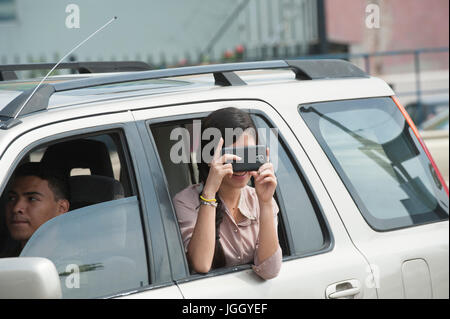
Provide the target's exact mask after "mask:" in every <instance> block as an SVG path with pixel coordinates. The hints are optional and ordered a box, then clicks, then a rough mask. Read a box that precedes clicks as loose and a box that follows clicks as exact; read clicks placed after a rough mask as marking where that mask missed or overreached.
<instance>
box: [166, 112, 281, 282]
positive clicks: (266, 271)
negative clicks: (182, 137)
mask: <svg viewBox="0 0 450 319" xmlns="http://www.w3.org/2000/svg"><path fill="white" fill-rule="evenodd" d="M211 128H215V129H217V130H218V131H220V134H221V136H222V137H224V136H227V135H226V134H225V131H226V128H229V129H240V130H239V131H240V132H241V134H240V135H239V136H234V138H233V140H232V141H225V142H227V143H228V145H225V146H227V147H229V146H236V147H243V146H248V145H256V144H257V142H258V137H257V133H256V128H255V125H254V123H253V121H252V119H251V117H250V116H249V115H248V114H247V113H245V112H243V111H240V110H238V109H236V108H225V109H220V110H217V111H215V112H213V113H211V114H210V115H209V116H208V117H206V118H205V119H204V120H203V121H202V136H203V132H204V131H205V130H207V129H211ZM235 132H236V131H235ZM211 137H213V136H211ZM211 141H212V139H211V140H203V139H202V143H201V150H202V151H203V150H204V147H205V146H206V145H208V144H210V143H211ZM223 146H224V139H223V138H220V142H219V143H218V145H217V146H216V147H215V149H214V155H213V157H212V161H210V162H209V163H206V162H205V161H204V158H202V160H201V162H200V163H199V166H198V167H199V178H200V181H201V183H200V184H197V185H192V186H189V187H187V188H186V189H184V190H183V191H181V192H180V193H178V194H177V195H176V196H175V197H174V205H175V209H176V213H177V217H178V223H179V225H180V230H181V235H182V237H183V243H184V247H185V250H186V254H187V258H188V261H189V264H190V266H191V268H192V269H193V270H194V271H195V272H199V273H207V272H208V271H209V270H210V269H211V268H219V267H229V266H234V265H239V264H245V263H250V262H252V263H253V270H254V271H255V272H256V273H257V274H258V275H259V276H260V277H262V278H264V279H271V278H273V277H275V276H277V275H278V273H279V271H280V267H281V258H282V254H281V248H280V246H279V243H278V234H277V213H278V206H277V204H276V202H275V200H274V199H273V194H274V192H275V188H276V186H277V180H276V177H275V174H274V170H273V166H272V164H271V163H270V162H269V161H268V162H267V163H265V164H263V165H262V166H261V167H260V168H259V170H258V171H257V172H256V171H254V172H239V173H234V172H233V168H232V165H231V164H230V163H228V164H227V162H229V161H231V160H240V158H239V157H238V156H236V155H233V154H224V155H222V154H221V150H222V147H223ZM268 157H269V150H268V149H267V158H268ZM251 177H254V182H255V188H252V187H250V186H248V185H247V184H248V182H249V180H250V178H251Z"/></svg>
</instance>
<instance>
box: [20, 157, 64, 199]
mask: <svg viewBox="0 0 450 319" xmlns="http://www.w3.org/2000/svg"><path fill="white" fill-rule="evenodd" d="M27 176H36V177H39V178H40V179H42V180H45V181H47V183H48V186H49V188H50V190H51V191H52V192H53V195H54V196H55V200H60V199H66V200H68V201H70V186H69V181H68V179H67V177H66V176H65V175H64V173H63V172H61V171H60V170H57V169H52V168H50V167H46V166H44V165H43V164H41V163H39V162H29V163H25V164H22V165H21V166H19V167H18V168H17V170H16V171H15V172H14V179H16V178H18V177H27Z"/></svg>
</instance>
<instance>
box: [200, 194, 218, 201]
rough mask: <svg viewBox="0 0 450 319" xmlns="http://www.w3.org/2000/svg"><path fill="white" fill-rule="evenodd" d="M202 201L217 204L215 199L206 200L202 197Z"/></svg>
mask: <svg viewBox="0 0 450 319" xmlns="http://www.w3.org/2000/svg"><path fill="white" fill-rule="evenodd" d="M200 199H201V200H202V201H205V202H217V199H215V198H213V199H206V198H204V197H203V196H202V195H200Z"/></svg>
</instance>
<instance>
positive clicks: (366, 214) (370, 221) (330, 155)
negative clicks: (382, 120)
mask: <svg viewBox="0 0 450 319" xmlns="http://www.w3.org/2000/svg"><path fill="white" fill-rule="evenodd" d="M374 99H375V100H377V99H386V101H388V100H390V101H392V98H391V97H386V96H381V97H366V98H356V99H345V100H330V101H318V102H311V103H300V104H298V105H297V109H296V112H297V114H298V115H299V116H300V118H301V119H302V120H303V121H304V122H305V125H306V126H307V128H308V130H309V131H310V132H311V134H312V136H313V137H314V138H315V139H316V141H317V144H318V145H319V147H320V149H321V150H322V151H323V153H324V155H325V157H326V158H327V160H328V161H329V162H330V164H331V166H332V167H333V169H334V170H335V171H336V174H337V176H338V178H339V179H340V181H341V182H342V185H343V186H344V188H345V190H346V191H347V192H348V194H349V196H350V198H351V199H352V200H353V202H354V204H355V206H356V208H357V210H358V212H359V214H360V215H361V217H362V218H363V220H364V222H365V223H366V224H367V226H369V227H370V229H372V230H373V231H375V232H377V233H388V232H392V231H397V230H402V229H408V228H412V227H418V226H423V225H428V224H433V223H439V222H445V221H448V220H449V218H448V217H447V218H446V219H440V220H432V221H425V222H420V223H417V224H415V223H413V224H411V225H402V226H395V227H391V226H389V225H388V226H385V227H386V228H385V229H383V228H379V227H378V224H379V223H383V224H385V225H386V224H387V223H389V221H390V220H391V219H387V220H381V222H379V219H378V218H377V217H375V216H374V215H373V214H372V212H371V211H370V210H369V209H368V208H367V207H366V205H365V204H364V201H363V200H362V199H361V197H360V195H359V193H358V191H357V190H356V187H355V186H354V184H353V182H352V181H351V179H350V178H349V177H348V176H347V173H346V171H345V170H344V169H343V168H342V165H341V164H340V162H339V161H338V160H337V158H336V157H335V155H334V152H333V150H332V149H331V148H330V147H329V146H328V143H327V141H326V140H325V139H324V137H323V136H322V134H321V132H320V128H319V127H318V125H319V122H318V121H317V122H310V121H308V120H307V119H306V118H304V117H303V115H302V111H301V108H302V107H308V106H314V105H316V104H325V103H326V104H337V103H342V102H349V101H351V102H356V101H370V100H374ZM392 105H393V107H395V104H394V102H393V101H392ZM361 110H362V108H361ZM395 111H397V109H395ZM325 114H326V113H325ZM405 121H406V119H405ZM405 125H406V126H407V127H408V129H409V130H410V129H411V128H410V127H409V125H408V124H407V123H406V124H405ZM317 132H318V134H316V133H317ZM411 138H412V141H413V142H414V143H415V145H416V147H417V148H418V149H419V152H420V154H419V156H426V154H424V153H423V149H422V147H421V145H420V143H419V141H418V140H417V139H416V137H415V136H411ZM433 195H435V194H433ZM401 218H407V217H401Z"/></svg>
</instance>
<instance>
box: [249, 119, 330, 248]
mask: <svg viewBox="0 0 450 319" xmlns="http://www.w3.org/2000/svg"><path fill="white" fill-rule="evenodd" d="M253 121H254V122H255V125H256V127H257V128H264V129H265V130H261V131H259V132H258V133H259V136H258V137H259V139H260V141H259V143H260V144H265V145H268V146H269V148H270V150H271V151H270V160H271V162H272V163H273V165H274V168H275V174H276V176H277V180H278V187H277V188H278V189H277V192H276V197H277V199H278V202H279V206H280V210H281V214H282V215H281V216H282V218H283V219H285V220H286V224H288V225H289V228H290V231H291V235H292V241H293V246H294V247H291V253H292V254H295V255H303V254H307V253H310V252H314V251H318V250H321V249H323V248H324V246H325V245H326V240H325V234H324V232H323V231H322V227H321V223H320V222H319V219H318V215H317V210H316V209H315V207H314V205H313V201H314V199H312V198H311V195H310V194H309V193H308V191H307V189H306V188H305V185H306V182H305V181H304V180H303V177H301V173H300V172H299V170H298V169H297V168H296V166H295V165H294V163H293V161H292V159H291V158H290V156H289V153H288V151H287V149H286V148H285V147H284V145H283V144H282V143H281V140H280V139H278V138H277V137H276V136H275V134H274V132H276V131H272V130H270V129H269V126H268V124H267V123H266V122H265V121H264V120H263V119H262V118H261V117H260V116H253ZM262 132H266V134H265V135H264V134H261V133H262Z"/></svg>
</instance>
